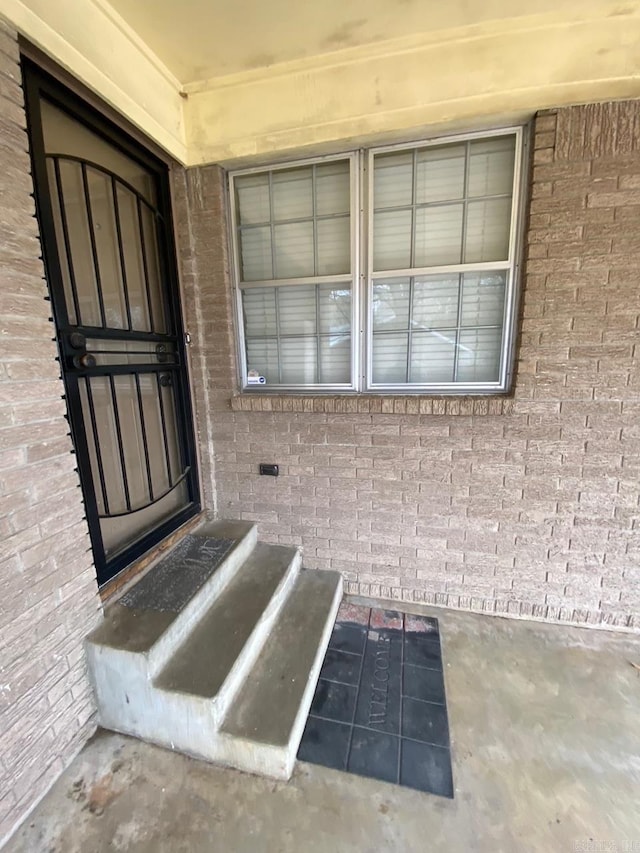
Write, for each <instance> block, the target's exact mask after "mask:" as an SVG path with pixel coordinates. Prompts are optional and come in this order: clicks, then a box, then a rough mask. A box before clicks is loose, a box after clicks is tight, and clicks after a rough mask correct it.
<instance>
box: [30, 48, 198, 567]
mask: <svg viewBox="0 0 640 853" xmlns="http://www.w3.org/2000/svg"><path fill="white" fill-rule="evenodd" d="M25 81H26V90H27V104H28V111H29V125H30V134H31V146H32V157H33V167H34V176H35V184H36V199H37V208H38V218H39V221H40V228H41V233H42V239H43V249H44V256H45V262H46V269H47V278H48V281H49V286H50V291H51V297H52V301H53V307H54V315H55V320H56V328H57V336H58V343H59V351H60V359H61V362H62V372H63V375H64V378H65V384H66V390H67V404H68V410H69V417H70V423H71V430H72V435H73V438H74V444H75V448H76V453H77V457H78V468H79V471H80V479H81V482H82V488H83V492H84V498H85V504H86V508H87V517H88V520H89V527H90V531H91V538H92V544H93V551H94V556H95V561H96V565H97V569H98V580H99V582H100V583H104V582H105V581H107V580H109V579H110V578H111V577H113V576H114V575H115V574H116V573H117V572H118V571H120V570H121V569H122V568H123V567H125V566H126V565H128V564H129V563H130V562H131V561H132V560H133V559H135V558H136V557H137V556H139V555H140V554H142V553H144V552H145V551H146V550H148V549H149V548H150V547H152V546H153V545H154V544H155V543H157V542H158V541H160V539H162V538H163V537H164V536H166V535H167V534H168V533H170V532H171V531H172V530H174V529H176V528H177V527H178V526H179V525H180V524H182V523H183V522H184V521H185V520H186V519H187V518H189V517H190V516H192V515H194V514H195V513H196V512H197V511H198V509H199V506H198V489H197V477H196V467H195V456H194V447H193V430H192V422H191V407H190V402H189V393H188V385H187V372H186V368H185V354H184V334H183V331H182V326H181V320H180V308H179V299H178V290H177V282H176V274H175V255H174V248H173V241H172V235H171V223H170V206H169V194H168V177H167V169H166V167H165V166H164V164H162V163H161V162H160V161H158V160H156V158H155V157H153V156H152V155H151V154H150V153H149V152H147V151H146V150H145V149H143V148H142V147H140V146H139V145H138V144H137V143H135V142H134V141H133V140H132V139H130V138H129V137H128V136H126V135H125V134H123V133H122V132H121V131H119V130H117V129H116V128H114V127H112V126H111V124H110V123H108V122H107V121H106V120H105V119H104V118H102V117H101V116H99V115H97V114H95V113H94V112H93V110H91V109H89V108H88V107H87V106H86V105H85V104H83V103H82V102H81V101H79V100H78V99H76V98H75V96H72V95H71V94H70V93H69V92H67V91H66V90H65V89H62V88H61V87H60V86H59V84H57V83H56V82H54V81H53V80H51V79H50V78H49V77H48V76H46V75H44V74H43V73H42V72H40V71H38V70H37V69H35V67H33V66H32V65H31V64H30V63H25Z"/></svg>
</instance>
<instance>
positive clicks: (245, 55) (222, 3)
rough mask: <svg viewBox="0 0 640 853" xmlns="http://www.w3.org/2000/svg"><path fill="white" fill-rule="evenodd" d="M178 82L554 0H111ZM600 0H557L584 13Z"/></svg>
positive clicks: (535, 8)
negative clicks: (308, 0)
mask: <svg viewBox="0 0 640 853" xmlns="http://www.w3.org/2000/svg"><path fill="white" fill-rule="evenodd" d="M111 5H112V6H113V8H114V9H115V10H116V11H117V12H118V13H119V14H120V15H121V16H122V17H123V18H124V19H125V20H126V21H127V23H128V24H129V25H130V26H131V27H132V28H133V29H134V30H135V31H136V32H137V33H138V35H139V36H140V37H141V38H142V39H143V41H144V42H146V44H147V45H148V46H149V47H150V48H151V50H152V51H153V52H154V53H155V54H156V55H157V56H158V57H159V58H160V60H161V61H162V62H163V63H164V64H165V65H166V66H167V67H168V68H169V70H170V71H171V72H172V73H173V74H174V75H175V76H176V77H177V78H178V79H179V80H180V81H181V82H182V83H193V82H196V81H199V80H207V79H209V78H212V77H218V76H223V75H227V74H233V73H236V72H241V71H246V70H250V69H256V68H266V67H269V66H271V65H274V64H276V63H280V62H287V61H290V60H298V59H305V58H308V57H310V56H317V55H321V54H327V53H331V52H333V51H337V50H342V49H344V48H349V47H355V46H360V45H368V44H375V43H378V42H382V41H386V40H388V39H394V38H401V37H403V36H410V35H414V34H416V33H424V32H427V33H432V34H433V33H437V32H438V31H440V30H449V29H457V28H461V27H469V26H472V25H474V24H486V23H489V22H491V21H498V20H501V19H513V18H518V17H523V16H530V15H532V14H535V15H545V14H548V13H553V12H554V10H555V9H557V7H558V0H537V2H536V3H535V4H534V5H532V4H531V2H530V0H526V1H525V0H482V2H480V0H323V2H300V0H295V2H294V0H154V2H152V3H151V2H149V3H141V2H140V0H111ZM602 5H603V4H602V2H601V0H582V2H576V3H574V2H573V0H563V7H564V11H565V15H566V11H567V6H570V7H573V6H575V8H576V14H581V15H582V16H584V15H585V13H586V12H587V11H588V8H589V7H591V6H593V7H594V8H596V7H597V6H600V7H602Z"/></svg>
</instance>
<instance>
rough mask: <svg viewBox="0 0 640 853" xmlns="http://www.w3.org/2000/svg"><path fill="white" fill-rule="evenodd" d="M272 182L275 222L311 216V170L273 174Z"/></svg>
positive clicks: (293, 170)
mask: <svg viewBox="0 0 640 853" xmlns="http://www.w3.org/2000/svg"><path fill="white" fill-rule="evenodd" d="M272 182H273V218H274V220H275V221H282V220H283V219H304V218H305V217H311V216H313V207H312V205H313V189H312V180H311V168H304V169H285V170H283V171H277V172H274V173H273V178H272Z"/></svg>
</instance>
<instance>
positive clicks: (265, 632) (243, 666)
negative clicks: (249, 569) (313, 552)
mask: <svg viewBox="0 0 640 853" xmlns="http://www.w3.org/2000/svg"><path fill="white" fill-rule="evenodd" d="M301 565H302V554H301V552H300V551H297V552H296V554H295V556H294V557H293V559H292V560H291V564H290V566H289V569H288V570H287V573H286V575H285V576H284V577H283V579H282V581H281V582H280V584H279V585H278V588H277V589H276V591H275V593H274V594H273V596H272V598H271V601H270V602H269V604H268V605H267V607H266V609H265V610H264V613H263V614H262V617H261V618H260V620H259V621H258V623H257V624H256V626H255V628H254V630H253V632H252V633H251V636H250V637H249V639H248V640H247V642H246V643H245V646H244V648H243V649H242V651H241V652H240V654H239V655H238V658H237V659H236V662H235V664H234V666H233V667H232V669H231V671H230V672H229V675H228V676H227V678H226V679H225V682H224V684H223V686H222V688H221V689H220V691H219V693H218V695H217V697H216V701H215V705H214V714H215V720H216V727H217V726H219V725H220V723H221V722H222V720H223V718H224V716H225V714H226V713H227V711H228V709H229V706H230V705H231V703H232V702H233V699H234V697H235V695H236V693H237V692H238V690H239V688H240V687H241V685H242V683H243V681H244V679H245V678H246V676H247V674H248V673H249V671H250V670H251V668H252V667H253V665H254V663H255V662H256V660H257V659H258V657H259V655H260V652H261V650H262V647H263V645H264V642H265V640H266V639H267V637H268V636H269V632H270V631H271V629H272V628H273V625H274V623H275V622H276V620H277V618H278V615H279V613H280V611H281V610H282V608H283V606H284V605H285V603H286V601H287V596H288V595H289V593H290V591H291V588H292V587H293V585H294V583H295V581H296V578H297V576H298V573H299V571H300V567H301Z"/></svg>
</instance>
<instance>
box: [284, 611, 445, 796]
mask: <svg viewBox="0 0 640 853" xmlns="http://www.w3.org/2000/svg"><path fill="white" fill-rule="evenodd" d="M298 758H299V759H300V760H301V761H310V762H312V763H314V764H322V765H324V766H325V767H333V768H335V769H336V770H346V771H347V772H350V773H357V774H358V775H360V776H370V777H372V778H374V779H382V780H384V781H386V782H393V783H395V784H398V785H404V786H405V787H408V788H416V789H418V790H420V791H426V792H428V793H431V794H439V795H440V796H442V797H449V798H452V797H453V777H452V772H451V749H450V743H449V722H448V719H447V705H446V699H445V691H444V678H443V675H442V649H441V646H440V631H439V628H438V620H437V619H433V618H431V617H428V616H411V615H409V614H406V615H405V614H402V613H398V612H396V611H391V610H379V609H369V608H368V607H360V606H357V605H352V604H346V603H345V604H343V605H342V607H341V608H340V611H339V612H338V617H337V620H336V624H335V626H334V629H333V634H332V635H331V640H330V642H329V649H328V651H327V654H326V657H325V659H324V664H323V667H322V671H321V673H320V680H319V681H318V686H317V688H316V692H315V695H314V697H313V703H312V705H311V712H310V714H309V719H308V720H307V726H306V729H305V732H304V735H303V737H302V742H301V743H300V749H299V750H298Z"/></svg>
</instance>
